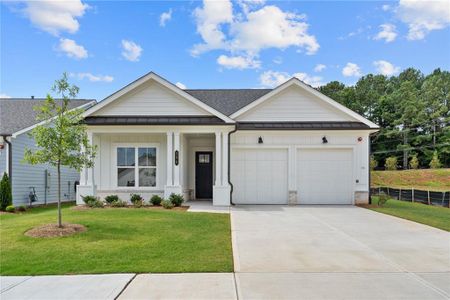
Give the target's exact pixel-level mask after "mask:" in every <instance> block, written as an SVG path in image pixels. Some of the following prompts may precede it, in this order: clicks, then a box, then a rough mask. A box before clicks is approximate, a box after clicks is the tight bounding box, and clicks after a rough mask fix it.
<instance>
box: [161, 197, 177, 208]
mask: <svg viewBox="0 0 450 300" xmlns="http://www.w3.org/2000/svg"><path fill="white" fill-rule="evenodd" d="M161 205H162V207H164V208H165V209H172V208H173V206H174V205H173V203H172V201H170V200H168V199H166V200H163V201H161Z"/></svg>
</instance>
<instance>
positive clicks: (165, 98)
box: [93, 82, 211, 116]
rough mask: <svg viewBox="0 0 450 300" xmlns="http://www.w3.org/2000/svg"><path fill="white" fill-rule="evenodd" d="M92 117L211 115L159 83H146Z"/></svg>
mask: <svg viewBox="0 0 450 300" xmlns="http://www.w3.org/2000/svg"><path fill="white" fill-rule="evenodd" d="M93 115H94V116H108V115H109V116H115V115H120V116H132V115H138V116H143V115H145V116H173V115H180V116H188V115H195V116H200V115H211V114H210V113H209V112H207V111H205V110H203V109H201V108H199V107H198V106H196V105H195V104H193V103H191V102H189V101H188V100H186V99H184V98H183V97H181V96H179V95H177V94H176V93H174V92H172V91H170V90H169V89H167V88H166V87H164V86H162V85H160V84H159V83H156V82H148V83H146V84H143V85H142V86H140V87H138V88H137V89H136V90H134V91H132V92H129V93H128V94H125V95H123V96H122V97H120V98H118V99H116V100H115V101H113V102H111V103H110V104H108V105H106V106H105V107H103V108H102V109H100V110H99V111H97V112H95V113H94V114H93Z"/></svg>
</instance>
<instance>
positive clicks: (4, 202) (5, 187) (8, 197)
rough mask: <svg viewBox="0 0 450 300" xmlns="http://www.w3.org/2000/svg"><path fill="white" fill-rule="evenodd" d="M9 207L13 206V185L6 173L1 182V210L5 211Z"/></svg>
mask: <svg viewBox="0 0 450 300" xmlns="http://www.w3.org/2000/svg"><path fill="white" fill-rule="evenodd" d="M9 205H12V192H11V183H10V182H9V177H8V174H6V172H5V173H3V177H2V180H1V181H0V210H5V209H6V207H7V206H9Z"/></svg>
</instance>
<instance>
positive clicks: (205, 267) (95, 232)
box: [0, 205, 233, 275]
mask: <svg viewBox="0 0 450 300" xmlns="http://www.w3.org/2000/svg"><path fill="white" fill-rule="evenodd" d="M71 207H73V206H70V205H63V211H62V216H63V222H64V223H72V224H80V225H83V226H84V227H85V228H86V231H84V232H78V233H76V234H74V235H70V236H63V237H54V238H36V237H29V236H26V235H25V232H27V231H28V230H30V229H32V228H35V227H38V226H41V225H45V224H54V223H56V217H57V210H56V208H55V207H50V208H46V207H39V208H33V209H29V210H28V211H26V212H22V213H15V214H13V213H7V214H1V215H0V221H1V228H0V235H1V240H0V250H1V256H0V274H1V275H44V274H46V275H50V274H96V273H149V272H156V273H166V272H170V273H172V272H175V273H176V272H231V271H233V260H232V251H231V229H230V219H229V215H227V214H209V213H195V214H194V213H188V212H186V211H185V208H184V207H179V208H174V209H172V210H167V209H161V208H146V207H142V208H93V209H83V210H77V209H72V208H71ZM175 209H177V210H175Z"/></svg>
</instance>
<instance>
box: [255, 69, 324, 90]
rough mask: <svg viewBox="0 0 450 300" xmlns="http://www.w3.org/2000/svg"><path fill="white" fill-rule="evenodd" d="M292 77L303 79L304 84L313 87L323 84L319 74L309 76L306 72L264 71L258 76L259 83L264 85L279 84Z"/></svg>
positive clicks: (274, 85)
mask: <svg viewBox="0 0 450 300" xmlns="http://www.w3.org/2000/svg"><path fill="white" fill-rule="evenodd" d="M292 77H296V78H298V79H300V80H301V81H303V82H304V83H306V84H309V85H311V86H313V87H318V86H321V85H323V82H322V80H323V78H322V77H320V76H310V75H308V74H306V73H294V74H292V75H291V74H289V73H286V72H277V71H266V72H264V73H262V74H261V75H260V77H259V81H260V84H261V85H262V86H264V87H271V88H273V87H276V86H279V85H280V84H283V83H285V82H286V81H288V80H289V79H291V78H292Z"/></svg>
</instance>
